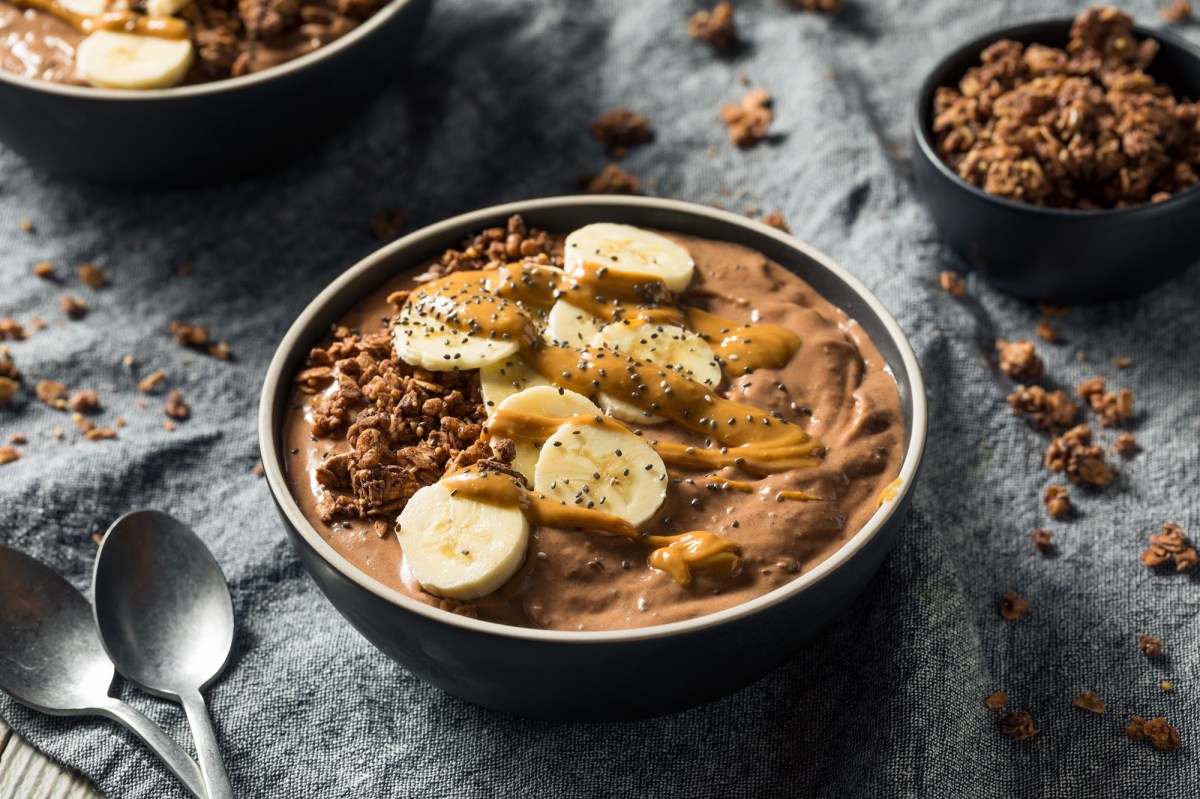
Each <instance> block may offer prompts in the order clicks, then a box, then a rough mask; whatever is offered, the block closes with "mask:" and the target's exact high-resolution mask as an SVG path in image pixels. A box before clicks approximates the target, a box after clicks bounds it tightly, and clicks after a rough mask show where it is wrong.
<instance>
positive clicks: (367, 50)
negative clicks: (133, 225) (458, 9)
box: [0, 0, 433, 188]
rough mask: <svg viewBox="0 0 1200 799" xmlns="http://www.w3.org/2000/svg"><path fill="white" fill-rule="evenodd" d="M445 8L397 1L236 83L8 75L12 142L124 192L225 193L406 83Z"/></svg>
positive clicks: (0, 94)
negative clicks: (435, 11)
mask: <svg viewBox="0 0 1200 799" xmlns="http://www.w3.org/2000/svg"><path fill="white" fill-rule="evenodd" d="M432 4H433V0H391V2H390V3H389V4H388V5H387V6H385V7H384V8H382V9H380V10H379V12H378V13H376V14H375V15H374V16H373V17H371V18H370V19H368V20H367V21H366V22H364V23H363V24H362V25H360V26H359V27H358V28H356V29H354V30H353V31H351V32H350V33H349V34H347V35H346V36H343V37H342V38H340V39H337V40H336V41H334V42H331V43H330V44H329V45H327V46H325V47H321V48H318V49H317V50H315V51H314V52H312V53H309V54H307V55H305V56H302V57H300V58H297V59H295V60H294V61H289V62H287V63H285V64H281V65H279V66H277V67H272V68H271V69H266V70H263V71H262V72H259V73H255V74H253V75H248V76H246V77H242V78H234V79H231V80H221V81H214V82H212V83H203V84H198V85H192V86H178V87H175V88H170V89H155V90H150V91H130V90H117V89H98V88H91V87H86V86H64V85H61V84H57V83H51V82H49V81H44V80H35V79H32V78H25V77H22V76H18V75H14V74H12V73H9V72H6V71H4V70H0V142H2V143H3V144H4V145H5V146H6V147H8V148H9V149H11V150H13V151H15V152H17V153H19V154H20V155H22V156H24V157H25V158H26V159H27V160H29V161H30V162H31V163H33V164H36V165H37V166H39V167H41V168H43V169H45V170H47V171H49V172H54V173H57V174H60V175H67V176H70V177H77V178H83V179H84V180H90V181H95V182H98V183H105V184H108V185H115V186H128V187H137V188H168V187H180V186H189V185H199V184H208V183H215V182H218V181H221V180H225V179H228V178H232V177H237V176H240V175H246V174H249V173H251V172H256V171H259V170H262V169H266V168H269V167H272V166H275V165H278V164H280V163H282V162H284V161H286V160H288V159H290V158H292V157H294V156H295V155H297V154H298V153H300V152H301V151H303V150H304V149H306V148H308V147H310V146H311V145H313V144H315V143H317V142H319V141H321V140H322V139H324V138H325V137H327V136H328V135H329V134H330V133H332V132H333V131H334V130H335V129H336V128H337V127H338V126H339V125H340V124H341V123H342V122H344V121H345V120H346V119H347V118H348V117H350V116H351V115H352V114H353V113H354V112H355V111H358V110H359V109H361V108H362V107H364V106H365V105H366V103H367V102H368V101H369V100H371V99H373V98H374V97H375V96H377V95H378V94H379V93H380V92H382V91H383V89H384V88H385V87H386V86H387V85H388V84H389V83H390V82H391V81H392V80H393V79H394V78H395V77H396V75H397V74H398V72H399V71H400V69H401V68H402V67H403V65H404V64H405V62H406V60H407V56H408V54H409V52H410V51H411V50H412V49H413V46H414V44H415V43H416V41H417V39H418V37H419V36H420V34H421V31H422V30H423V29H424V27H425V21H426V19H427V18H428V16H429V10H430V7H431V6H432Z"/></svg>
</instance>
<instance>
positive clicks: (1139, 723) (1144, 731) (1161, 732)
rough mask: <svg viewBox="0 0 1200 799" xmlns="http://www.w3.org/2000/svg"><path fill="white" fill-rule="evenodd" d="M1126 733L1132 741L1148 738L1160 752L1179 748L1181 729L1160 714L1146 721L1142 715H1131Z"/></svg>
mask: <svg viewBox="0 0 1200 799" xmlns="http://www.w3.org/2000/svg"><path fill="white" fill-rule="evenodd" d="M1125 735H1126V736H1127V737H1128V738H1129V740H1131V741H1142V740H1147V741H1149V742H1150V744H1151V745H1152V746H1153V747H1154V748H1155V749H1157V750H1159V751H1160V752H1170V751H1173V750H1175V749H1178V748H1179V745H1180V743H1181V741H1180V739H1179V730H1177V729H1176V728H1175V727H1173V726H1172V725H1170V724H1168V723H1167V720H1166V718H1164V717H1162V716H1159V717H1158V718H1156V719H1150V721H1146V720H1145V719H1144V718H1142V717H1141V716H1130V717H1129V723H1128V724H1126V725H1125Z"/></svg>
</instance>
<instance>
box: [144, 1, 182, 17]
mask: <svg viewBox="0 0 1200 799" xmlns="http://www.w3.org/2000/svg"><path fill="white" fill-rule="evenodd" d="M191 4H192V0H146V13H147V14H149V15H150V16H152V17H170V16H174V15H175V14H178V13H179V12H180V11H182V10H183V9H185V8H187V7H188V6H190V5H191Z"/></svg>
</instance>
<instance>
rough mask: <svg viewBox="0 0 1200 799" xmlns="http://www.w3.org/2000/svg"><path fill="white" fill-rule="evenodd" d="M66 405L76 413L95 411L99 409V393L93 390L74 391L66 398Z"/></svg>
mask: <svg viewBox="0 0 1200 799" xmlns="http://www.w3.org/2000/svg"><path fill="white" fill-rule="evenodd" d="M67 407H68V408H70V409H71V410H72V411H75V412H76V413H95V412H96V411H98V410H100V395H99V394H97V393H96V392H95V391H76V392H75V393H74V394H72V395H71V398H70V399H69V400H67Z"/></svg>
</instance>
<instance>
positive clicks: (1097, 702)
mask: <svg viewBox="0 0 1200 799" xmlns="http://www.w3.org/2000/svg"><path fill="white" fill-rule="evenodd" d="M1075 707H1079V708H1083V709H1084V710H1087V711H1090V712H1092V713H1098V714H1099V713H1103V712H1104V710H1105V705H1104V702H1103V701H1102V700H1101V699H1100V697H1099V696H1098V695H1097V694H1096V692H1095V691H1084V692H1083V693H1081V694H1080V695H1079V696H1077V697H1075Z"/></svg>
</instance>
